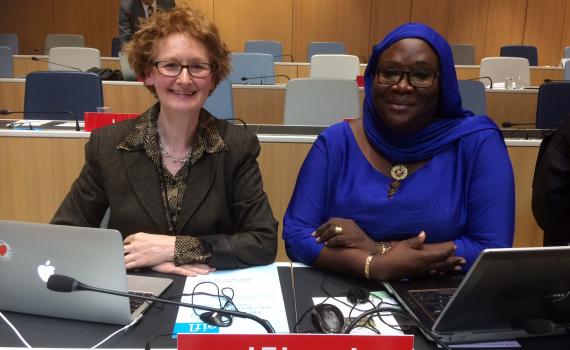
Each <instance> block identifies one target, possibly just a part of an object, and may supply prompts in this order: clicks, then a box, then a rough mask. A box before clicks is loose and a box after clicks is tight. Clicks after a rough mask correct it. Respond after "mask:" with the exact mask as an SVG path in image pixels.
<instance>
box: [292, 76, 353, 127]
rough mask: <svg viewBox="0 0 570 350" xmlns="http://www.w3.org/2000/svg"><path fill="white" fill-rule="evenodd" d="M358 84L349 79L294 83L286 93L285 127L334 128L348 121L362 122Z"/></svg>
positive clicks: (296, 81) (297, 80)
mask: <svg viewBox="0 0 570 350" xmlns="http://www.w3.org/2000/svg"><path fill="white" fill-rule="evenodd" d="M361 109H362V107H361V105H360V98H359V96H358V86H357V85H356V81H354V80H347V79H314V78H301V79H292V80H290V81H289V83H288V84H287V89H286V90H285V111H284V117H283V123H284V124H288V125H324V126H327V125H331V124H334V123H338V122H340V121H342V120H343V119H344V118H359V117H360V115H361Z"/></svg>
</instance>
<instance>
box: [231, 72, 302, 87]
mask: <svg viewBox="0 0 570 350" xmlns="http://www.w3.org/2000/svg"><path fill="white" fill-rule="evenodd" d="M277 77H284V78H287V81H289V80H291V79H290V78H289V76H288V75H286V74H276V75H260V76H258V77H241V81H248V80H253V79H261V84H260V85H263V79H265V78H277Z"/></svg>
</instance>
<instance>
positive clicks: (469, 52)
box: [451, 44, 475, 65]
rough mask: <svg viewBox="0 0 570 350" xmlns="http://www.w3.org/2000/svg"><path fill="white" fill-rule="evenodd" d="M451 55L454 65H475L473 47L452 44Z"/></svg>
mask: <svg viewBox="0 0 570 350" xmlns="http://www.w3.org/2000/svg"><path fill="white" fill-rule="evenodd" d="M451 53H452V54H453V62H454V63H455V64H468V65H473V64H475V47H474V46H473V45H465V44H452V45H451Z"/></svg>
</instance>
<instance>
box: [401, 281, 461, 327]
mask: <svg viewBox="0 0 570 350" xmlns="http://www.w3.org/2000/svg"><path fill="white" fill-rule="evenodd" d="M455 290H456V288H444V289H423V290H410V291H409V293H410V296H411V297H412V298H414V299H415V300H416V302H417V303H418V304H419V305H420V306H421V308H422V309H423V310H424V311H425V312H426V313H427V314H428V315H429V317H431V318H432V319H433V320H434V321H435V320H437V318H438V317H439V315H440V314H441V312H442V311H443V309H444V308H445V305H447V303H448V302H449V300H450V299H451V297H452V296H453V293H455Z"/></svg>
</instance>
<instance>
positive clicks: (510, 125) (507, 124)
mask: <svg viewBox="0 0 570 350" xmlns="http://www.w3.org/2000/svg"><path fill="white" fill-rule="evenodd" d="M534 125H536V123H511V122H503V123H502V124H501V126H502V127H503V128H510V127H513V126H534Z"/></svg>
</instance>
